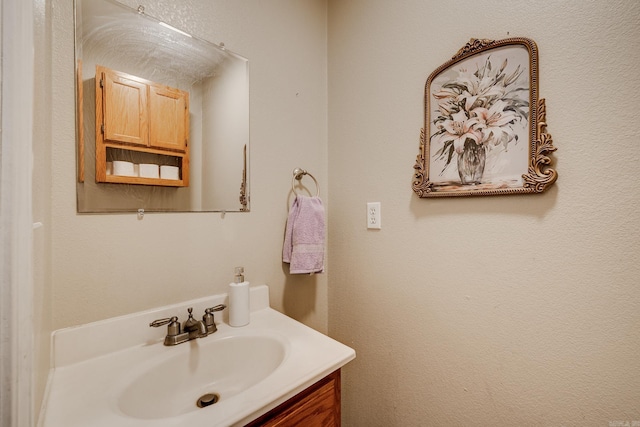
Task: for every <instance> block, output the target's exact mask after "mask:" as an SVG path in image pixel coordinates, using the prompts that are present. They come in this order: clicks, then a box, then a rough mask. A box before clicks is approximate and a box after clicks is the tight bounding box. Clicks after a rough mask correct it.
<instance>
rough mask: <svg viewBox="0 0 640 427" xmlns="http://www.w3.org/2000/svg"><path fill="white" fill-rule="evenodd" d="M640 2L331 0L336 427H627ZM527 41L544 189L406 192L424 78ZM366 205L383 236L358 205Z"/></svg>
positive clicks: (637, 331)
mask: <svg viewBox="0 0 640 427" xmlns="http://www.w3.org/2000/svg"><path fill="white" fill-rule="evenodd" d="M638 22H640V3H639V2H636V1H608V2H602V1H582V0H574V1H546V2H542V1H533V2H532V1H524V0H518V1H510V2H504V1H498V0H488V1H484V2H482V3H479V2H476V1H473V0H460V1H455V2H452V1H436V0H430V1H424V0H409V1H403V2H390V1H384V0H377V1H372V0H351V1H332V0H330V1H329V30H328V34H329V176H330V187H329V192H330V196H331V205H332V207H333V209H332V210H331V211H330V218H329V220H330V228H329V242H330V262H331V271H330V282H329V331H330V333H331V335H332V336H334V337H335V338H337V339H339V340H342V341H343V342H345V343H346V344H348V345H351V346H353V347H354V348H355V349H356V351H357V359H356V360H355V361H354V362H352V363H351V364H350V365H348V366H347V368H346V369H345V371H344V377H343V381H344V382H343V398H344V400H343V402H344V406H343V411H344V420H345V425H347V426H418V425H420V426H445V425H446V426H462V425H476V426H490V425H495V426H516V425H517V426H532V425H540V426H547V425H548V426H560V425H565V426H608V425H609V422H610V421H611V422H612V421H624V422H629V423H630V424H631V422H632V421H634V420H635V421H636V422H638V421H640V406H638V402H640V387H638V384H640V357H638V349H639V348H640V289H638V277H640V268H639V265H640V264H639V261H640V260H639V255H640V232H639V227H638V223H639V222H640V209H639V208H640V205H639V204H640V188H639V187H638V182H639V181H638V175H637V169H638V163H639V161H640V143H639V141H640V132H639V131H638V126H637V124H638V120H639V117H638V108H637V105H636V104H637V99H638V98H639V95H640V73H638V69H639V68H640V49H638V46H637V42H638V40H640V26H639V25H638ZM508 36H528V37H531V38H533V39H534V40H535V41H536V42H537V43H538V46H539V49H540V94H541V96H542V97H544V98H546V99H547V107H548V113H547V121H548V124H549V128H548V130H549V132H550V133H551V134H552V136H553V137H554V140H555V145H556V146H557V147H558V152H557V155H556V156H555V159H556V162H557V163H556V165H557V169H558V171H559V174H560V177H559V180H558V182H557V184H556V185H555V186H554V187H553V188H552V189H551V190H550V191H548V192H547V193H545V194H542V195H526V196H502V197H492V198H490V197H484V198H458V199H440V200H433V199H429V200H427V199H418V198H417V197H416V196H415V195H414V194H413V192H412V190H411V179H412V172H413V169H412V167H413V165H414V162H415V158H416V155H417V154H418V138H419V131H420V127H421V126H422V121H423V89H424V84H425V82H426V79H427V77H428V75H429V74H430V73H431V72H432V71H433V70H434V69H436V68H437V67H438V66H439V65H440V64H442V63H444V62H445V61H447V60H448V59H449V58H450V57H451V56H452V55H453V54H454V53H455V52H456V51H457V50H458V49H459V48H460V47H462V46H463V45H464V44H465V43H466V42H467V41H468V40H469V39H470V38H471V37H479V38H494V39H500V38H506V37H508ZM367 201H380V202H381V203H382V230H380V231H367V230H366V229H365V204H366V202H367Z"/></svg>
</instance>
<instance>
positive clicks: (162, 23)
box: [160, 22, 193, 37]
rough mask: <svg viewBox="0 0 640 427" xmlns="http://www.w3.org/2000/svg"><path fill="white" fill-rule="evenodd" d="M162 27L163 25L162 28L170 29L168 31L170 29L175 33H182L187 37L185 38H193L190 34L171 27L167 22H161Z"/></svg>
mask: <svg viewBox="0 0 640 427" xmlns="http://www.w3.org/2000/svg"><path fill="white" fill-rule="evenodd" d="M160 25H162V26H163V27H165V28H168V29H170V30H173V31H175V32H176V33H180V34H182V35H185V36H187V37H193V36H192V35H191V34H189V33H185V32H184V31H182V30H179V29H177V28H176V27H172V26H171V25H169V24H167V23H166V22H160Z"/></svg>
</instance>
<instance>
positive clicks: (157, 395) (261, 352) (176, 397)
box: [118, 336, 286, 419]
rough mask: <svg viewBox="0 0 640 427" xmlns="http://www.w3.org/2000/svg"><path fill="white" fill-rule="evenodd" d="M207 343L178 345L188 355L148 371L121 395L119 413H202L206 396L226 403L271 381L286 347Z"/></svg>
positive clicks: (261, 340)
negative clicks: (270, 378) (199, 403)
mask: <svg viewBox="0 0 640 427" xmlns="http://www.w3.org/2000/svg"><path fill="white" fill-rule="evenodd" d="M208 338H209V339H202V340H196V341H192V342H190V343H186V344H179V345H183V346H185V347H187V348H186V349H187V350H188V351H181V352H179V354H176V355H174V356H171V357H169V358H165V360H162V361H161V362H159V363H155V364H154V365H153V366H150V367H148V366H145V370H144V371H143V372H142V373H141V374H140V375H138V376H137V377H134V378H132V379H131V384H130V385H129V386H128V387H126V388H125V389H124V391H123V392H122V394H121V395H120V397H119V399H118V407H119V409H120V410H121V411H122V412H123V413H124V414H126V415H128V416H131V417H135V418H145V419H157V418H167V417H175V416H178V415H181V414H184V413H187V412H191V411H197V410H201V407H199V406H197V402H198V399H199V398H200V397H202V396H203V395H206V394H213V395H215V396H216V400H217V402H216V403H218V402H221V401H223V400H224V399H228V398H229V397H232V396H234V395H236V394H238V393H240V392H242V391H244V390H246V389H248V388H249V387H251V386H253V385H255V384H257V383H259V382H260V381H262V380H263V379H265V378H266V377H268V376H269V375H270V374H271V373H273V372H274V371H275V370H276V369H277V368H278V367H279V366H280V364H281V363H282V361H283V360H284V357H285V355H286V345H285V344H286V343H284V342H282V340H279V339H277V338H276V337H272V336H230V337H225V338H222V339H218V340H215V338H214V337H208ZM176 350H178V349H176Z"/></svg>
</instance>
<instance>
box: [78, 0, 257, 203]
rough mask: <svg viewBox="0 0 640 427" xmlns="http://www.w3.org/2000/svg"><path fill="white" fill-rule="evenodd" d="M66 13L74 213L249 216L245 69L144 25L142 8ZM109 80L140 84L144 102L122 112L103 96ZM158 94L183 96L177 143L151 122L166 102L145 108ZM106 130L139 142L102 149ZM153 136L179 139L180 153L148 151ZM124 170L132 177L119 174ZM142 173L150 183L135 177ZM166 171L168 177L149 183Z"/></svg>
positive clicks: (107, 1) (105, 2)
mask: <svg viewBox="0 0 640 427" xmlns="http://www.w3.org/2000/svg"><path fill="white" fill-rule="evenodd" d="M174 7H180V5H179V4H177V5H176V6H174ZM75 13H76V29H75V30H76V72H77V73H76V88H77V99H76V101H77V111H76V117H77V120H76V121H77V138H76V140H77V141H76V142H77V153H78V164H77V169H78V182H77V202H78V212H86V213H100V212H136V211H138V210H139V209H144V210H145V211H150V212H153V211H157V212H244V211H248V210H249V158H248V156H249V70H248V60H247V59H246V58H243V57H242V56H240V55H238V54H236V53H234V52H232V51H229V50H228V49H226V48H225V47H224V46H223V45H222V44H220V45H217V44H214V43H210V42H207V41H204V40H202V39H199V38H197V37H193V36H191V35H189V34H188V33H186V32H184V31H183V30H182V29H179V28H176V27H175V26H173V25H174V23H165V22H162V21H160V20H158V19H155V18H153V17H151V16H149V15H148V14H147V13H146V12H145V10H144V6H139V7H138V8H137V9H132V8H130V7H128V6H126V5H123V4H121V3H119V2H117V1H115V0H76V5H75ZM96 70H98V71H96ZM103 70H108V71H103ZM105 72H109V73H111V72H112V75H114V76H116V77H115V78H113V79H109V78H106V77H105V74H104V73H105ZM96 73H97V74H96ZM96 75H98V76H97V77H96ZM110 75H111V74H110ZM122 76H124V77H122ZM105 79H106V81H107V83H105V81H104V80H105ZM114 79H115V80H114ZM127 79H128V80H127ZM112 80H114V81H116V82H118V81H120V82H122V81H125V82H126V81H131V82H134V83H136V84H138V82H142V83H139V84H140V85H141V86H140V87H142V89H140V87H137V89H136V90H139V91H146V95H144V96H142V97H141V98H135V101H133V102H134V103H133V104H130V105H134V107H133V108H130V107H125V106H123V102H124V101H121V100H122V99H125V98H126V97H127V96H129V95H125V97H124V98H117V97H116V96H115V95H112V93H116V92H109V90H110V89H109V87H110V86H109V84H108V83H109V82H112ZM112 86H113V84H112ZM121 86H122V87H125V88H128V89H130V87H129V86H126V85H121ZM158 88H160V89H162V90H165V92H166V91H169V92H170V93H182V94H186V95H185V97H186V101H184V98H183V104H186V107H179V108H185V111H186V112H182V113H181V114H182V116H183V117H185V119H184V120H183V121H182V122H181V123H183V124H184V123H186V130H185V131H183V132H182V134H181V133H180V132H177V131H176V129H175V128H176V127H175V126H174V125H173V122H172V121H171V120H166V116H162V115H161V114H160V115H159V114H158V113H157V111H159V108H158V105H160V106H162V108H163V109H164V110H163V111H164V112H166V110H167V109H169V110H171V114H176V111H177V109H178V107H175V105H178V104H176V103H171V104H168V103H166V102H165V101H162V99H165V100H166V99H169V98H167V97H164V98H162V99H161V101H160V103H158V102H156V103H155V104H154V99H155V98H153V97H152V95H153V94H154V93H157V92H158V90H157V89H158ZM118 93H119V94H122V92H118ZM141 93H142V92H141ZM147 98H148V100H147ZM114 100H115V101H114ZM171 100H172V101H173V99H172V98H171ZM127 102H129V101H127ZM163 102H164V104H163ZM183 104H179V105H183ZM147 110H148V112H147ZM114 111H115V113H114ZM114 120H116V121H118V123H120V124H121V125H122V126H123V127H125V128H126V127H127V126H132V125H131V122H133V121H135V126H133V127H134V128H135V129H136V131H138V130H140V131H141V133H144V134H145V141H144V142H135V141H134V142H132V141H131V140H129V139H126V138H124V139H118V138H114V139H110V138H111V137H109V136H108V135H111V134H112V133H113V132H112V131H105V127H107V128H108V129H112V128H113V127H114V126H115V125H113V126H112V123H115V122H114ZM154 129H155V134H167V135H169V134H170V135H175V134H179V135H183V134H184V135H186V136H184V138H183V137H182V136H180V138H183V147H182V148H172V147H169V148H162V144H160V145H157V144H156V145H154V142H153V141H154V140H155V137H154V136H153V135H154ZM158 129H160V130H159V131H158ZM165 145H166V144H165ZM123 165H125V166H131V167H132V169H131V170H129V169H127V172H126V173H125V172H121V171H122V170H123V169H121V167H122V166H123ZM149 167H153V168H155V173H156V175H155V176H154V175H153V172H151V173H152V175H144V174H145V173H150V172H149V169H148V168H149ZM165 168H166V169H165ZM171 169H174V170H175V171H177V172H175V174H176V175H175V176H169V177H168V178H166V177H165V176H162V175H159V176H158V172H157V171H160V173H162V172H163V171H170V172H172V173H173V172H174V171H173V170H171ZM119 174H122V175H125V176H126V177H124V176H119ZM148 177H150V178H148ZM172 179H173V180H175V181H171V180H172ZM98 181H99V182H98Z"/></svg>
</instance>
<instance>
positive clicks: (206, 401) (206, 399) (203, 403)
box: [196, 393, 220, 408]
mask: <svg viewBox="0 0 640 427" xmlns="http://www.w3.org/2000/svg"><path fill="white" fill-rule="evenodd" d="M218 400H220V396H219V395H217V394H215V393H207V394H205V395H204V396H201V397H200V399H198V401H197V402H196V405H198V408H206V407H207V406H211V405H213V404H214V403H216V402H217V401H218Z"/></svg>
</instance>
